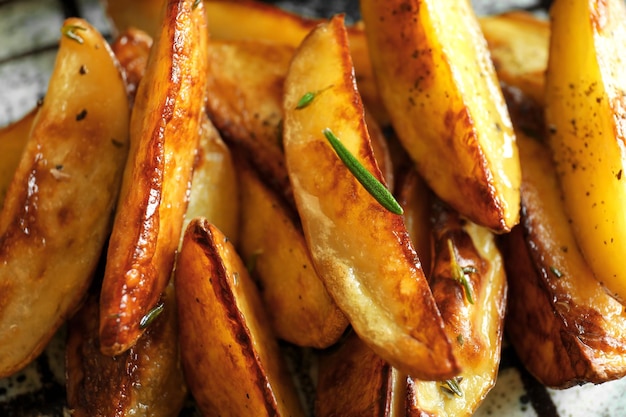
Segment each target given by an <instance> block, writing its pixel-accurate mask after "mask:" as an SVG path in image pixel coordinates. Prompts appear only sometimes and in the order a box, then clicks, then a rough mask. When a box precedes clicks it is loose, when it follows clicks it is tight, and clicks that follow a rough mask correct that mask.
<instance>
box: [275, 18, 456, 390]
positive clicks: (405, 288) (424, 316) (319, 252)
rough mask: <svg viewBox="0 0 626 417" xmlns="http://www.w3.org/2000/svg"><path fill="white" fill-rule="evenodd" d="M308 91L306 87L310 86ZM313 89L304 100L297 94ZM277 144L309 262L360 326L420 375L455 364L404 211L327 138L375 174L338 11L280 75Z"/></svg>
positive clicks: (395, 360)
mask: <svg viewBox="0 0 626 417" xmlns="http://www.w3.org/2000/svg"><path fill="white" fill-rule="evenodd" d="M307 93H308V94H307ZM306 96H313V97H312V101H310V102H309V103H308V105H307V106H305V107H304V108H299V109H298V108H296V107H297V106H298V103H299V102H301V100H302V98H303V97H305V98H306ZM284 111H285V121H284V147H285V154H286V160H287V168H288V172H289V177H290V180H291V184H292V186H293V190H294V196H295V199H296V204H297V208H298V212H299V215H300V218H301V220H302V225H303V229H304V234H305V237H306V239H307V243H308V246H309V250H310V251H311V255H312V259H313V264H314V266H315V269H316V271H317V272H318V274H319V276H320V278H321V279H322V280H323V282H324V284H325V286H326V289H327V290H328V292H329V293H330V295H331V296H332V297H333V299H334V300H335V302H336V303H337V305H338V306H339V308H340V309H341V310H342V311H343V312H344V314H345V315H346V316H347V317H348V319H349V320H350V323H351V324H352V326H353V327H354V329H355V331H356V332H357V334H358V335H359V336H360V337H361V338H362V339H363V340H364V341H365V342H366V343H367V344H368V345H369V346H370V347H371V348H372V349H373V350H374V351H375V352H377V353H378V354H380V355H381V356H382V357H383V358H384V359H385V360H387V361H388V362H389V363H390V364H392V365H393V366H396V367H398V368H399V369H401V370H402V371H404V372H406V373H409V374H411V375H413V376H416V377H420V378H423V379H436V380H438V379H445V378H450V377H452V376H453V375H455V374H456V373H457V372H458V366H457V363H456V360H455V358H454V356H453V355H452V353H451V350H452V349H451V342H450V341H449V339H448V338H447V336H446V335H445V333H444V331H443V321H442V320H441V316H440V315H439V312H438V310H437V308H436V306H435V303H434V300H433V298H432V294H431V293H430V289H429V288H428V284H427V282H426V278H425V277H424V274H423V271H422V269H421V265H420V262H419V259H418V257H417V255H416V253H415V250H414V249H413V247H412V245H411V243H410V239H409V235H408V233H407V231H406V228H405V226H404V222H403V221H402V217H401V216H399V215H397V214H394V213H392V212H390V211H388V210H387V209H386V208H384V207H383V206H382V205H381V204H380V203H379V202H378V201H376V200H375V199H374V198H373V197H372V195H371V194H369V192H368V191H366V190H365V188H364V187H363V186H362V185H361V184H360V183H359V182H358V181H357V179H356V178H355V176H354V175H353V174H352V173H351V172H350V171H349V170H348V169H347V167H346V165H344V163H342V161H341V160H340V159H339V158H338V156H337V154H336V153H335V151H334V150H333V148H332V147H331V146H330V144H329V143H328V142H327V140H326V139H325V138H324V136H325V134H324V129H326V128H330V129H332V131H333V132H334V133H335V134H336V136H337V137H338V138H340V140H341V142H342V143H343V145H344V146H345V148H346V149H347V150H348V152H350V153H351V154H352V155H353V156H354V157H355V158H356V159H357V161H358V163H359V164H361V166H362V167H364V168H365V169H366V170H368V171H369V172H370V173H371V174H372V175H373V176H375V177H376V178H377V179H378V180H381V179H382V178H381V173H380V170H379V168H378V166H377V164H376V161H375V159H374V156H373V152H372V148H371V144H370V139H369V135H368V132H367V128H366V126H365V123H364V116H363V107H362V105H361V100H360V98H359V95H358V91H357V90H356V88H355V84H354V78H353V71H352V63H351V60H350V53H349V49H348V46H347V36H346V32H345V27H344V25H343V19H342V17H341V16H337V17H335V18H333V19H332V20H330V22H328V23H326V24H322V25H320V26H318V27H317V28H316V29H315V30H314V31H313V32H312V33H311V34H310V35H309V36H308V37H307V38H306V39H305V40H304V41H303V43H302V45H301V46H300V48H299V49H298V51H297V52H296V54H295V56H294V59H293V61H292V63H291V66H290V68H289V73H288V75H287V79H286V81H285V100H284Z"/></svg>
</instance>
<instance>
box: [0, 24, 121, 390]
mask: <svg viewBox="0 0 626 417" xmlns="http://www.w3.org/2000/svg"><path fill="white" fill-rule="evenodd" d="M62 31H63V33H64V34H65V35H64V36H62V37H61V42H60V46H59V52H58V55H57V60H56V63H55V67H54V71H53V73H52V77H51V79H50V83H49V86H48V92H47V95H46V98H45V100H44V103H43V105H42V106H41V108H40V109H39V115H38V117H37V119H36V121H35V122H34V125H33V127H32V131H31V134H30V136H29V138H28V143H27V144H26V148H25V149H24V153H23V154H22V157H21V159H20V162H19V165H18V167H17V170H16V172H15V176H14V177H13V180H12V182H11V184H10V186H9V189H8V192H7V195H6V199H5V202H4V206H3V208H2V212H1V213H0V294H2V295H1V296H0V340H2V341H3V342H2V343H1V344H0V378H1V377H5V376H7V375H10V374H12V373H14V372H15V371H17V370H19V369H20V368H22V367H24V366H25V365H26V364H27V363H28V362H30V361H31V360H32V359H34V358H35V357H36V356H37V355H38V354H39V353H41V351H42V350H43V348H44V347H45V346H46V344H47V342H48V341H49V340H50V338H51V337H52V335H53V334H54V333H55V331H56V330H57V329H58V328H59V326H61V324H63V323H64V322H65V320H66V319H67V318H68V316H70V315H71V314H72V313H73V312H74V310H75V309H76V308H77V307H78V304H79V303H80V301H81V300H82V299H83V297H84V295H85V292H86V290H87V288H88V287H89V283H90V282H91V278H92V275H93V271H94V269H95V268H96V265H97V263H98V259H99V258H100V254H101V252H102V248H103V246H104V244H105V241H106V238H107V236H108V234H109V231H110V228H111V215H112V212H113V209H114V207H115V202H116V198H117V195H118V191H119V187H120V181H121V178H122V172H123V167H124V161H125V159H126V156H127V152H128V119H129V114H130V112H129V107H128V99H127V96H126V86H125V85H124V80H123V77H122V75H121V73H120V71H119V68H118V64H117V61H116V60H115V58H114V56H113V54H112V52H111V50H110V48H109V47H108V45H107V43H106V40H105V39H104V38H103V37H102V36H101V35H100V34H99V33H98V32H97V31H96V29H94V28H93V27H92V26H90V25H89V24H88V23H87V22H85V21H83V20H81V19H68V20H66V21H65V23H64V26H63V29H62Z"/></svg>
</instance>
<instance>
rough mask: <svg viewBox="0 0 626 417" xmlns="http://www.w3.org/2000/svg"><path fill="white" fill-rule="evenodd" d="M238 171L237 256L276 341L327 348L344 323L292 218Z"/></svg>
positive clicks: (247, 172) (250, 175) (247, 171)
mask: <svg viewBox="0 0 626 417" xmlns="http://www.w3.org/2000/svg"><path fill="white" fill-rule="evenodd" d="M237 171H238V173H239V184H240V189H241V217H240V226H241V235H240V236H239V242H240V253H241V256H242V257H243V259H244V260H246V263H247V264H248V265H250V268H252V276H253V278H255V279H256V280H257V282H258V285H259V288H260V290H261V296H262V297H263V301H264V302H265V305H266V306H267V311H268V313H269V318H270V321H271V323H272V327H273V328H274V330H275V332H276V334H277V336H278V337H280V338H281V339H284V340H286V341H288V342H291V343H294V344H296V345H299V346H312V347H316V348H324V347H328V346H330V345H332V344H333V343H335V342H336V341H337V340H338V339H339V337H340V336H341V335H342V334H343V332H344V331H345V329H346V327H347V326H348V320H347V319H346V317H345V316H344V315H343V313H342V312H341V310H339V308H338V307H337V305H336V304H335V302H334V301H333V300H332V298H330V295H328V292H327V291H326V288H325V287H324V284H323V283H322V281H320V278H319V277H318V276H317V273H316V272H315V269H314V268H313V262H312V261H311V255H309V250H308V248H307V245H306V241H305V239H304V235H303V234H302V228H301V227H300V226H299V224H298V223H297V220H296V219H295V218H296V216H297V214H295V213H292V212H291V210H290V209H289V208H288V207H286V205H285V204H284V203H283V202H282V200H281V199H280V198H279V197H278V196H277V195H276V194H275V193H274V192H272V190H270V189H269V188H268V187H267V186H265V185H264V184H263V183H262V181H261V180H260V179H259V178H258V177H257V175H256V173H254V172H253V171H252V169H251V168H250V167H247V166H246V164H244V163H240V164H238V169H237Z"/></svg>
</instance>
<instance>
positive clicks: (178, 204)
mask: <svg viewBox="0 0 626 417" xmlns="http://www.w3.org/2000/svg"><path fill="white" fill-rule="evenodd" d="M207 42H208V33H207V28H206V21H205V17H204V9H203V6H202V4H201V3H200V4H199V5H198V6H197V7H196V6H194V2H193V1H192V0H185V1H183V0H170V1H168V3H167V7H166V14H165V20H164V23H163V27H162V33H161V35H160V36H159V37H158V38H157V39H156V40H155V45H154V48H155V49H154V51H153V53H152V54H151V56H150V61H149V62H148V67H147V69H146V74H145V76H144V77H143V79H142V82H141V84H140V86H139V90H138V92H137V98H136V102H135V107H134V109H133V116H132V119H131V153H130V156H129V160H128V162H127V168H126V171H125V174H124V176H125V178H124V182H123V185H122V191H121V198H120V204H119V207H118V209H117V215H116V218H115V224H114V227H113V233H112V235H111V239H110V243H109V251H108V255H107V266H106V271H105V277H104V282H103V286H102V293H101V299H100V312H101V314H100V321H101V322H100V342H101V349H102V351H103V352H104V353H106V354H109V355H116V354H119V353H121V352H123V351H124V350H126V349H128V348H129V347H130V346H132V345H133V344H134V343H135V341H136V340H137V338H138V337H139V336H140V335H141V333H142V329H140V328H139V322H140V320H141V318H142V317H143V316H144V315H145V314H146V313H147V312H148V311H149V310H150V309H151V308H153V307H154V306H155V304H156V302H157V301H158V299H159V297H160V294H161V292H162V291H163V289H164V288H165V285H166V284H167V281H168V279H169V278H170V274H171V271H172V266H173V262H174V255H175V251H176V248H177V245H178V240H179V237H180V234H181V227H182V222H183V216H184V213H185V210H186V207H187V192H188V188H189V184H190V181H191V176H192V168H193V163H194V154H195V151H196V148H197V144H198V137H199V136H198V134H199V123H200V115H201V111H202V108H203V104H204V100H203V97H204V91H205V90H204V88H205V80H206V68H207V60H208V53H207Z"/></svg>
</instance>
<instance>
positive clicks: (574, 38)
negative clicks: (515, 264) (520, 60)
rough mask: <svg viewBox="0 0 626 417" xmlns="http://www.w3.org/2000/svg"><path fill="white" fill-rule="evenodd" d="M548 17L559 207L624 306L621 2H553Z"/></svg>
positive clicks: (624, 42)
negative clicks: (562, 202) (562, 203)
mask: <svg viewBox="0 0 626 417" xmlns="http://www.w3.org/2000/svg"><path fill="white" fill-rule="evenodd" d="M550 21H551V28H552V36H551V38H550V59H549V62H548V71H547V73H546V122H547V123H548V126H549V131H550V137H549V142H550V147H551V149H552V153H553V157H554V160H555V163H556V165H557V174H558V176H559V181H560V184H561V189H562V193H563V199H564V201H565V212H566V214H567V216H568V218H569V219H570V220H571V222H572V229H573V231H574V236H575V237H576V242H577V243H578V246H579V247H580V249H581V251H582V254H583V257H584V258H585V260H586V261H587V263H588V264H589V266H590V267H591V270H592V271H593V273H594V275H595V276H596V278H597V279H598V280H599V281H600V282H601V283H602V284H603V285H604V286H605V287H606V288H607V291H609V292H610V293H611V294H612V295H613V296H614V297H616V298H618V299H620V300H621V302H622V303H626V272H625V271H624V268H623V265H622V262H621V258H622V256H623V248H624V247H626V217H624V213H625V212H626V176H625V175H623V173H624V170H625V169H626V156H625V154H624V140H625V138H626V130H625V129H624V91H626V74H625V73H624V72H623V71H622V67H623V62H624V61H623V58H622V55H623V51H624V48H625V47H626V5H625V4H624V2H623V1H620V0H612V1H587V2H583V1H578V2H574V1H569V0H564V1H561V0H559V1H556V2H555V3H554V6H553V7H552V9H551V11H550ZM574 28H575V29H574Z"/></svg>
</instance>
